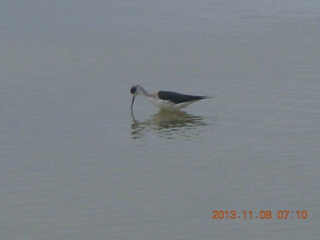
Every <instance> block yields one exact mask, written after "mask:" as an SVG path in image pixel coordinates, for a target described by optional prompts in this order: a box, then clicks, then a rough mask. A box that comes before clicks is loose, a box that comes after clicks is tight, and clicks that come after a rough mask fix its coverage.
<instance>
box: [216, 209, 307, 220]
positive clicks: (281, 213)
mask: <svg viewBox="0 0 320 240" xmlns="http://www.w3.org/2000/svg"><path fill="white" fill-rule="evenodd" d="M212 214H213V215H212V219H307V218H308V215H309V214H308V211H306V210H297V211H290V210H278V211H271V210H260V211H256V212H254V211H252V210H249V211H247V210H244V211H241V212H238V211H235V210H226V211H223V210H214V211H212Z"/></svg>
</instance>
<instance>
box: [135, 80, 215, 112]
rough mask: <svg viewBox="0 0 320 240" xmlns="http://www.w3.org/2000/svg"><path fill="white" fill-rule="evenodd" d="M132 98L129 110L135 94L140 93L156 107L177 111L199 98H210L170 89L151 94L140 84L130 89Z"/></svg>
mask: <svg viewBox="0 0 320 240" xmlns="http://www.w3.org/2000/svg"><path fill="white" fill-rule="evenodd" d="M130 92H131V94H132V96H133V98H132V103H131V111H132V107H133V102H134V99H135V97H136V96H137V95H142V96H144V97H145V98H146V99H148V100H149V101H150V102H152V103H153V104H154V105H156V106H157V107H158V108H160V109H162V110H167V111H171V112H174V111H179V110H180V109H182V108H185V107H186V106H188V105H189V104H191V103H193V102H196V101H199V100H201V99H206V98H210V97H208V96H194V95H186V94H182V93H177V92H171V91H158V92H155V93H153V94H150V93H148V92H147V91H146V90H145V89H144V88H143V87H141V86H140V85H134V86H132V87H131V90H130Z"/></svg>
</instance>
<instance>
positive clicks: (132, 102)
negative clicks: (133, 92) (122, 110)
mask: <svg viewBox="0 0 320 240" xmlns="http://www.w3.org/2000/svg"><path fill="white" fill-rule="evenodd" d="M134 98H135V97H133V98H132V102H131V111H132V107H133V102H134Z"/></svg>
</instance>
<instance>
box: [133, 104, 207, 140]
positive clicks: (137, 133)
mask: <svg viewBox="0 0 320 240" xmlns="http://www.w3.org/2000/svg"><path fill="white" fill-rule="evenodd" d="M131 114H132V118H133V123H132V125H131V129H132V131H131V134H132V138H133V139H139V138H142V137H144V136H146V135H147V134H148V133H150V132H155V133H157V135H158V136H159V137H165V138H168V139H177V138H181V137H183V138H191V137H192V136H194V135H197V134H198V131H197V128H198V127H199V126H205V125H206V124H205V123H204V122H203V117H201V116H195V115H190V114H188V113H186V112H183V111H178V112H168V111H162V110H161V111H159V112H158V113H157V114H155V115H153V116H152V117H151V118H150V119H148V120H146V121H143V122H139V121H137V120H136V119H135V117H134V115H133V112H132V113H131Z"/></svg>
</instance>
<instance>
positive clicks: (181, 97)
mask: <svg viewBox="0 0 320 240" xmlns="http://www.w3.org/2000/svg"><path fill="white" fill-rule="evenodd" d="M158 96H159V98H160V99H162V100H169V101H171V102H173V103H176V104H178V103H184V102H190V101H197V100H201V99H205V98H207V97H206V96H193V95H185V94H181V93H177V92H170V91H159V92H158Z"/></svg>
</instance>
